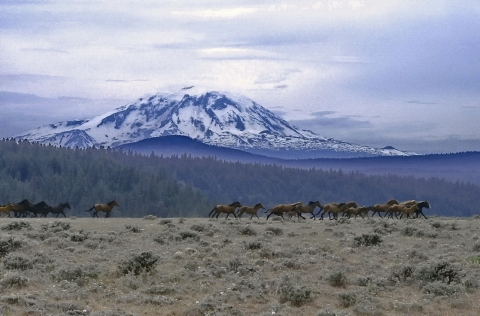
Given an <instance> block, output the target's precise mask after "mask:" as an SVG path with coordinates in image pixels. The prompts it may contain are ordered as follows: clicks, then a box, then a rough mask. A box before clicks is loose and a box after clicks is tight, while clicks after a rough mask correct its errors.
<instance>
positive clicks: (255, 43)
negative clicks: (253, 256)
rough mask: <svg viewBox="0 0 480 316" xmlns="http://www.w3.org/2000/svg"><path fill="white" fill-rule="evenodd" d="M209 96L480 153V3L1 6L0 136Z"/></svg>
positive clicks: (345, 137) (254, 0)
mask: <svg viewBox="0 0 480 316" xmlns="http://www.w3.org/2000/svg"><path fill="white" fill-rule="evenodd" d="M192 85H199V86H202V87H209V88H210V87H211V88H212V90H217V91H230V92H235V93H241V94H243V95H245V96H247V97H249V98H251V99H252V100H254V101H255V102H257V103H258V104H260V105H262V106H264V107H265V108H267V109H269V110H271V111H273V112H274V113H276V114H278V115H280V116H281V117H282V118H284V119H285V120H287V121H289V122H290V123H292V124H293V125H295V126H297V127H300V128H302V129H308V130H311V131H314V132H316V133H318V134H319V135H321V136H325V137H331V138H335V139H338V140H342V141H347V142H352V143H357V144H361V145H368V146H374V147H380V148H381V147H385V146H394V147H396V148H398V149H401V150H406V151H415V152H418V153H425V154H427V153H451V152H462V151H479V150H480V1H478V0H472V1H463V0H459V1H453V0H451V1H444V0H434V1H430V0H423V1H413V0H401V1H396V0H389V1H384V0H372V1H370V0H364V1H362V0H338V1H334V0H317V1H306V0H305V1H302V0H292V1H275V0H245V1H236V0H235V1H233V0H211V1H204V0H196V1H183V0H170V1H169V0H164V1H149V0H146V1H106V0H95V1H89V0H85V1H80V0H78V1H70V0H62V1H60V0H51V1H42V0H32V1H29V0H23V1H22V0H0V138H4V137H11V136H14V135H16V134H18V133H21V132H24V131H27V130H31V129H34V128H36V127H39V126H42V125H46V124H50V123H56V122H59V121H64V120H70V119H80V118H82V119H83V118H91V117H94V116H96V115H100V114H103V113H105V112H108V111H110V110H113V109H115V108H117V107H120V106H122V105H125V104H128V103H130V102H133V101H135V100H136V99H138V98H140V97H142V96H144V95H148V94H155V93H159V92H162V93H165V92H175V91H178V90H179V89H181V88H182V87H185V86H192Z"/></svg>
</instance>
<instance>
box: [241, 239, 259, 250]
mask: <svg viewBox="0 0 480 316" xmlns="http://www.w3.org/2000/svg"><path fill="white" fill-rule="evenodd" d="M260 248H262V244H261V243H260V242H259V241H252V242H249V243H246V244H245V249H247V250H258V249H260Z"/></svg>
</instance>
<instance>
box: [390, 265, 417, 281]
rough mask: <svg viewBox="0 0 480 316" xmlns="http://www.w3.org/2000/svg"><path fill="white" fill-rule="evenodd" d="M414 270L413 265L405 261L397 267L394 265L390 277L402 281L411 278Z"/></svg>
mask: <svg viewBox="0 0 480 316" xmlns="http://www.w3.org/2000/svg"><path fill="white" fill-rule="evenodd" d="M414 272H415V266H413V265H411V264H408V263H406V264H404V265H401V266H399V267H395V268H394V269H393V271H392V274H391V275H390V279H391V280H392V281H395V282H404V281H407V280H409V279H411V278H412V276H413V273H414Z"/></svg>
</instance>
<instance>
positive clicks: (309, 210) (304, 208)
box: [293, 201, 323, 220]
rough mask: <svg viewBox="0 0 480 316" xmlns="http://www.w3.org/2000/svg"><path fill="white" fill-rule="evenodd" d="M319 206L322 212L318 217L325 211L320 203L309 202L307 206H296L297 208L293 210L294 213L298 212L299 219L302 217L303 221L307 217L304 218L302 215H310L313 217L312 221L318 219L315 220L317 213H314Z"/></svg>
mask: <svg viewBox="0 0 480 316" xmlns="http://www.w3.org/2000/svg"><path fill="white" fill-rule="evenodd" d="M317 206H318V208H320V210H319V211H318V213H317V215H318V214H320V212H321V211H322V209H323V206H322V204H320V202H319V201H310V202H308V204H307V205H304V204H298V205H296V206H295V208H294V209H293V212H296V213H297V216H298V217H301V218H303V219H305V217H303V216H302V213H310V214H312V217H310V219H312V218H313V219H314V220H315V219H316V218H315V213H314V212H313V211H314V210H315V208H316V207H317Z"/></svg>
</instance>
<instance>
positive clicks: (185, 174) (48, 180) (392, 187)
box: [0, 139, 480, 217]
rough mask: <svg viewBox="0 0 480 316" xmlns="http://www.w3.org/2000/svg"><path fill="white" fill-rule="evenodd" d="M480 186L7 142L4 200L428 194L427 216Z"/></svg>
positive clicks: (126, 205)
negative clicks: (429, 207) (429, 206)
mask: <svg viewBox="0 0 480 316" xmlns="http://www.w3.org/2000/svg"><path fill="white" fill-rule="evenodd" d="M478 196H480V186H478V185H476V184H472V183H470V182H461V181H456V182H451V181H447V180H445V179H442V178H438V177H430V178H426V177H415V176H399V175H396V174H393V173H385V174H383V175H365V174H363V173H360V172H356V171H348V172H346V171H342V170H333V169H327V168H323V169H318V168H293V167H285V166H280V165H276V164H261V163H241V162H230V161H225V160H220V159H217V158H216V157H202V158H200V157H192V156H190V155H188V154H183V155H173V156H168V157H163V156H161V155H160V156H158V155H155V154H153V153H152V154H150V155H141V154H137V153H135V152H133V151H124V150H121V149H111V148H89V149H78V148H77V149H71V148H62V147H60V148H59V147H55V146H50V145H41V144H36V143H29V142H27V141H21V142H17V141H15V140H12V139H4V140H2V141H0V204H2V205H3V204H6V203H9V202H13V203H17V202H19V201H21V200H23V199H28V200H29V201H31V202H32V203H36V202H39V201H45V202H46V203H47V204H49V205H52V206H54V205H57V204H59V203H63V202H69V203H70V205H71V206H72V209H71V210H67V216H77V217H86V216H91V215H90V213H86V212H84V210H87V209H89V208H91V207H92V206H93V204H94V203H107V202H109V201H112V200H117V201H118V202H119V204H120V207H118V208H115V209H114V211H113V212H112V216H113V217H142V216H146V215H155V216H157V217H206V216H207V215H208V213H209V211H210V210H211V209H212V208H213V207H214V206H215V205H217V204H229V203H231V202H233V201H240V202H241V203H242V204H243V205H254V204H256V203H258V202H261V203H263V204H264V205H265V206H266V207H267V208H271V207H273V206H275V205H276V204H279V203H293V202H296V201H301V202H303V203H307V202H308V201H316V200H319V201H320V202H321V203H322V204H326V203H330V202H344V201H352V200H354V201H356V202H357V203H358V204H359V205H366V206H368V205H373V204H376V203H384V202H386V201H387V200H390V199H392V198H395V199H397V200H400V201H403V200H411V199H415V200H419V201H422V200H428V201H429V202H430V204H431V205H432V208H431V209H430V210H426V211H425V213H426V214H427V216H428V215H434V214H435V215H441V216H472V215H475V214H479V207H478Z"/></svg>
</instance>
